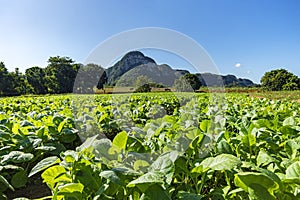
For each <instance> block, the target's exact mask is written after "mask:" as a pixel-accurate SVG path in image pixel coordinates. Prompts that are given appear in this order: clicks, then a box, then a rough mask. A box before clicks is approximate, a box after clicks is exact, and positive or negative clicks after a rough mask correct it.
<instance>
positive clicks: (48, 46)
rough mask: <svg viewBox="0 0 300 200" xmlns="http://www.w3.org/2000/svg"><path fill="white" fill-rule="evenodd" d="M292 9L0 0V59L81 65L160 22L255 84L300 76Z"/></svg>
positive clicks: (223, 3) (284, 4)
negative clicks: (123, 36)
mask: <svg viewBox="0 0 300 200" xmlns="http://www.w3.org/2000/svg"><path fill="white" fill-rule="evenodd" d="M299 9H300V2H299V1H296V0H294V1H292V0H288V1H283V0H278V1H274V0H251V1H250V0H248V1H240V0H195V1H189V0H187V1H174V0H173V1H170V0H163V1H162V0H153V1H141V0H127V1H121V0H119V1H116V0H110V1H102V0H95V1H92V0H0V27H1V29H0V61H3V62H4V63H5V65H6V67H7V68H8V69H9V70H10V71H12V70H14V68H15V67H19V68H20V69H21V71H24V70H25V69H26V68H29V67H32V66H40V67H45V66H46V65H47V59H48V58H49V57H50V56H56V55H59V56H69V57H71V58H73V59H74V60H75V61H76V62H81V63H83V62H84V61H85V59H86V58H87V57H88V55H89V54H90V52H91V51H92V50H93V49H94V48H95V47H96V46H97V45H98V44H99V43H101V42H103V41H104V40H106V39H107V38H109V37H111V36H113V35H115V34H118V33H120V32H123V31H126V30H130V29H134V28H142V27H162V28H168V29H172V30H175V31H178V32H181V33H183V34H185V35H187V36H189V37H191V38H192V39H194V40H195V41H197V42H198V43H199V44H200V45H202V47H203V48H204V49H205V50H206V51H207V53H208V54H209V55H210V56H211V58H212V59H213V60H214V62H215V63H216V65H217V67H218V69H219V71H220V73H221V74H234V75H236V76H238V77H246V78H250V79H252V80H253V81H255V82H257V83H258V82H259V80H260V78H261V77H262V75H263V74H264V73H265V72H266V71H269V70H271V69H277V68H286V69H287V70H289V71H291V72H293V73H295V74H296V75H298V76H300V59H299V57H300V12H299ZM144 53H145V54H146V55H148V56H151V57H153V58H154V59H155V60H156V61H157V62H158V63H167V64H170V65H171V66H173V67H175V68H189V66H188V63H187V62H185V61H183V60H182V59H179V58H175V57H174V56H172V55H170V54H167V53H161V52H159V51H149V50H147V51H145V52H144ZM237 63H240V66H239V65H236V64H237ZM100 64H101V63H100ZM236 66H239V67H236Z"/></svg>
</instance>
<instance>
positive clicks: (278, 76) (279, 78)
mask: <svg viewBox="0 0 300 200" xmlns="http://www.w3.org/2000/svg"><path fill="white" fill-rule="evenodd" d="M260 82H261V85H262V87H263V88H265V89H266V90H272V91H280V90H297V89H299V88H300V79H299V77H297V76H296V75H294V74H293V73H291V72H288V71H287V70H285V69H277V70H272V71H269V72H266V73H265V74H264V76H263V77H262V78H261V81H260Z"/></svg>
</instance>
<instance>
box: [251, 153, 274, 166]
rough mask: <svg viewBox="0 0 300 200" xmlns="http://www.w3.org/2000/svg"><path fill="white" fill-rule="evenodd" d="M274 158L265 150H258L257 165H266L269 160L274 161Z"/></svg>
mask: <svg viewBox="0 0 300 200" xmlns="http://www.w3.org/2000/svg"><path fill="white" fill-rule="evenodd" d="M275 160H276V159H275V158H273V157H272V156H270V155H269V154H268V153H267V152H266V151H265V150H260V151H259V153H258V155H257V159H256V162H257V166H261V165H262V166H266V165H268V164H270V163H271V162H274V161H275Z"/></svg>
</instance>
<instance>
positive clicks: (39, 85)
mask: <svg viewBox="0 0 300 200" xmlns="http://www.w3.org/2000/svg"><path fill="white" fill-rule="evenodd" d="M25 76H26V78H27V81H28V83H29V84H30V85H31V87H32V88H33V91H32V92H33V93H34V94H46V93H47V88H46V86H45V72H44V69H42V68H40V67H31V68H28V69H26V71H25Z"/></svg>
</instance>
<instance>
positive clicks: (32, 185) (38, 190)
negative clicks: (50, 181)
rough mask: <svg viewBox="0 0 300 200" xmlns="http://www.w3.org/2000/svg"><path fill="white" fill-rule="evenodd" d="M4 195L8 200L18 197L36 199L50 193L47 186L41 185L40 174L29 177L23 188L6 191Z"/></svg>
mask: <svg viewBox="0 0 300 200" xmlns="http://www.w3.org/2000/svg"><path fill="white" fill-rule="evenodd" d="M5 193H6V196H7V198H8V199H14V198H18V197H26V198H28V199H36V198H41V197H46V196H50V195H51V191H50V189H49V188H48V186H47V185H46V184H45V183H43V180H42V178H41V174H40V173H39V174H36V175H34V176H32V177H30V178H29V181H28V183H27V185H26V186H25V187H23V188H18V189H15V191H11V190H9V189H8V190H7V191H6V192H5Z"/></svg>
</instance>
